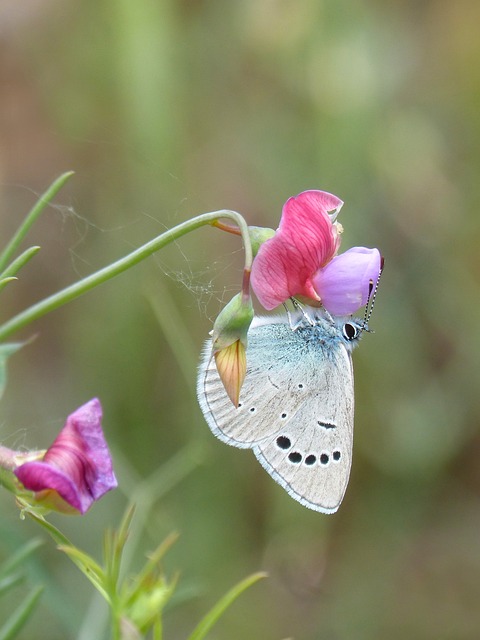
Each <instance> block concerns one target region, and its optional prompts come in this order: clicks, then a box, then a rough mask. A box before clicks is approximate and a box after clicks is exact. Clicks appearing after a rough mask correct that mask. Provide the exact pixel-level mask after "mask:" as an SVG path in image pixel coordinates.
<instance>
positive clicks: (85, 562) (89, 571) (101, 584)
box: [58, 545, 110, 602]
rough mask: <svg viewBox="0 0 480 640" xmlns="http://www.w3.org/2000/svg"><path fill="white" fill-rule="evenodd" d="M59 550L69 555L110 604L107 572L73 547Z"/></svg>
mask: <svg viewBox="0 0 480 640" xmlns="http://www.w3.org/2000/svg"><path fill="white" fill-rule="evenodd" d="M58 548H59V550H60V551H63V552H64V553H66V554H67V556H68V557H69V558H70V560H71V561H72V562H73V563H75V564H76V565H77V567H78V568H79V569H80V571H81V572H82V573H83V575H84V576H85V577H87V578H88V579H89V580H90V582H91V583H92V584H93V586H94V587H95V588H96V589H97V590H98V591H99V592H100V593H101V594H102V596H103V597H104V598H105V600H107V602H110V597H109V595H108V593H107V591H106V590H105V582H106V580H105V572H104V571H103V569H102V567H101V566H100V565H99V564H98V563H97V562H96V561H95V560H94V559H93V558H91V557H90V556H89V555H88V554H87V553H85V552H84V551H80V549H77V547H74V546H73V545H59V547H58Z"/></svg>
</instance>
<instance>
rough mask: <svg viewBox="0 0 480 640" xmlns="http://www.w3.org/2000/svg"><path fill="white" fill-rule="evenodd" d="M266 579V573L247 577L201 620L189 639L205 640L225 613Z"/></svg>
mask: <svg viewBox="0 0 480 640" xmlns="http://www.w3.org/2000/svg"><path fill="white" fill-rule="evenodd" d="M266 577H267V574H266V573H264V572H258V573H253V574H252V575H251V576H247V577H246V578H245V579H244V580H242V581H241V582H239V583H238V584H236V585H235V586H234V587H232V588H231V589H230V591H227V593H226V594H225V595H224V596H223V597H222V598H220V600H219V601H218V602H217V604H216V605H214V606H213V607H212V608H211V609H210V611H209V612H208V613H207V615H206V616H204V617H203V618H202V619H201V620H200V622H199V623H198V625H197V626H196V627H195V629H194V630H193V633H192V634H191V635H190V636H189V637H188V640H203V638H205V636H206V635H207V633H208V632H209V631H210V629H211V628H212V627H213V625H214V624H215V623H216V622H217V621H218V619H219V618H220V616H222V615H223V614H224V613H225V611H226V609H228V607H229V606H230V605H231V604H232V603H233V602H234V601H235V600H236V599H237V598H238V596H240V595H241V594H242V593H243V592H244V591H245V590H246V589H248V588H249V587H251V586H252V585H253V584H255V582H258V581H259V580H261V579H262V578H266Z"/></svg>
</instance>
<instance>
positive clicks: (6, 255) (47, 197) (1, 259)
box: [0, 171, 73, 273]
mask: <svg viewBox="0 0 480 640" xmlns="http://www.w3.org/2000/svg"><path fill="white" fill-rule="evenodd" d="M71 176H73V171H68V172H67V173H64V174H63V175H61V176H60V177H59V178H57V179H56V180H55V182H54V183H53V184H51V185H50V186H49V187H48V189H47V190H46V191H45V193H44V194H42V195H41V196H40V198H39V199H38V200H37V202H36V203H35V206H34V207H33V209H31V210H30V212H29V213H28V214H27V217H26V218H25V220H24V221H23V222H22V224H21V225H20V227H19V228H18V230H17V232H16V233H15V235H14V236H13V238H12V239H11V240H10V242H9V243H8V245H7V246H6V247H5V249H4V250H3V251H2V253H1V254H0V273H1V272H2V271H4V269H5V268H6V267H7V265H8V263H9V262H10V260H11V259H12V257H13V255H14V253H15V252H16V250H17V249H18V247H19V245H20V243H21V242H22V240H23V239H24V238H25V236H26V235H27V233H28V231H29V230H30V227H31V226H32V224H33V223H34V222H35V220H36V219H37V218H38V216H39V215H40V214H41V213H42V211H43V210H44V209H45V207H46V206H47V204H48V203H49V202H50V201H51V200H53V198H54V197H55V196H56V195H57V193H58V192H59V191H60V189H61V188H62V187H63V185H64V184H65V183H66V182H67V180H68V179H69V178H70V177H71Z"/></svg>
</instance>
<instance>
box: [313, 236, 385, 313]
mask: <svg viewBox="0 0 480 640" xmlns="http://www.w3.org/2000/svg"><path fill="white" fill-rule="evenodd" d="M380 263H381V256H380V252H379V251H378V249H367V248H365V247H353V249H349V250H348V251H345V253H342V254H341V255H339V256H336V257H335V258H333V260H332V261H331V262H329V263H328V264H327V266H326V267H324V268H323V269H319V270H318V271H317V273H316V274H315V275H314V277H313V278H312V283H313V287H314V289H315V291H316V292H317V294H318V295H319V296H320V298H321V300H322V304H323V305H324V307H325V308H326V309H327V311H329V312H330V313H331V314H332V315H334V316H346V315H351V314H352V313H355V312H356V311H357V310H358V309H360V307H363V306H364V305H365V304H366V303H367V300H368V296H369V294H370V292H371V283H372V282H373V283H374V284H375V283H376V282H377V280H378V277H379V275H380Z"/></svg>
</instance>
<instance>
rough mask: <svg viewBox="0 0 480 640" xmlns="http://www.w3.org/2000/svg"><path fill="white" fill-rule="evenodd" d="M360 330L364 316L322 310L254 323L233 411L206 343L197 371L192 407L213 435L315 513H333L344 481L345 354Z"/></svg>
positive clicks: (347, 448)
mask: <svg viewBox="0 0 480 640" xmlns="http://www.w3.org/2000/svg"><path fill="white" fill-rule="evenodd" d="M367 307H368V305H367ZM370 313H371V308H370V312H369V313H368V318H369V317H370ZM364 331H368V328H367V314H366V316H365V318H364V319H359V318H353V317H346V318H337V317H332V316H331V315H330V314H329V313H328V312H327V311H326V310H325V309H323V308H313V307H305V308H298V305H297V309H296V311H295V313H294V314H291V313H288V312H287V314H286V315H280V316H270V317H255V318H254V320H253V322H252V324H251V326H250V329H249V331H248V347H247V352H246V356H247V370H246V375H245V380H244V383H243V386H242V389H241V392H240V399H239V404H238V407H235V406H234V405H233V404H232V402H231V400H230V399H229V397H228V396H227V394H226V392H225V389H224V387H223V384H222V381H221V379H220V376H219V375H218V372H217V369H216V365H215V359H214V357H213V356H212V343H211V341H210V340H209V341H207V343H206V345H205V348H204V351H203V355H202V360H201V363H200V367H199V374H198V383H197V395H198V400H199V404H200V407H201V409H202V411H203V414H204V416H205V419H206V421H207V423H208V425H209V427H210V429H211V431H212V432H213V434H214V435H215V436H216V437H217V438H219V439H220V440H222V441H223V442H225V443H227V444H229V445H232V446H234V447H239V448H242V449H252V450H253V452H254V454H255V456H256V457H257V459H258V461H259V462H260V463H261V464H262V466H263V467H264V468H265V469H266V471H267V472H268V473H269V474H270V475H271V476H272V478H273V479H274V480H275V481H276V482H278V484H279V485H281V486H282V487H283V488H284V489H285V490H286V491H287V492H288V493H289V494H290V496H291V497H292V498H294V499H295V500H298V502H300V503H301V504H302V505H304V506H305V507H308V508H309V509H313V510H315V511H319V512H322V513H335V511H337V509H338V507H339V506H340V503H341V502H342V499H343V496H344V494H345V491H346V488H347V484H348V479H349V476H350V468H351V464H352V446H353V418H354V385H353V366H352V358H351V352H352V349H353V348H354V347H355V346H356V345H357V344H358V341H359V339H360V337H361V336H362V334H363V332H364Z"/></svg>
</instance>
